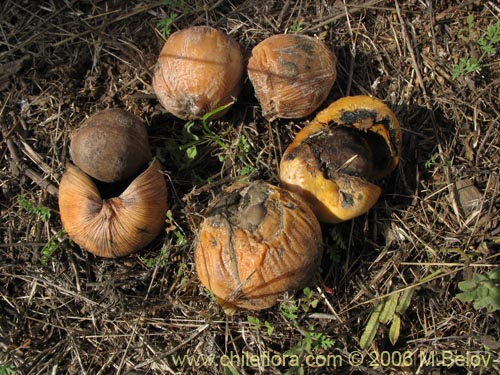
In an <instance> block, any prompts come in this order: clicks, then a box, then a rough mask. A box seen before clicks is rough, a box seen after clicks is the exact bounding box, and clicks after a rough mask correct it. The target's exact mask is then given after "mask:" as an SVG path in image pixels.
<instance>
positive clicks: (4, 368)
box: [0, 364, 16, 375]
mask: <svg viewBox="0 0 500 375" xmlns="http://www.w3.org/2000/svg"><path fill="white" fill-rule="evenodd" d="M15 373H16V370H15V367H14V365H7V364H0V375H14V374H15Z"/></svg>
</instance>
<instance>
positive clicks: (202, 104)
mask: <svg viewBox="0 0 500 375" xmlns="http://www.w3.org/2000/svg"><path fill="white" fill-rule="evenodd" d="M243 72H244V64H243V55H242V53H241V50H240V47H239V45H238V43H237V42H236V41H235V40H234V39H232V38H230V37H229V36H228V35H226V34H224V33H223V32H221V31H219V30H217V29H214V28H212V27H209V26H193V27H189V28H187V29H183V30H179V31H177V32H175V33H173V34H172V35H170V37H169V38H168V39H167V41H166V43H165V45H164V46H163V49H162V51H161V53H160V57H159V59H158V63H157V65H156V69H155V73H154V76H153V89H154V91H155V93H156V95H157V97H158V100H159V101H160V103H161V104H162V105H163V106H164V107H165V108H166V109H167V111H169V112H170V113H172V114H174V115H175V116H177V117H179V118H181V119H189V120H193V119H201V118H202V117H203V115H205V114H207V113H209V112H211V111H213V110H215V109H217V108H219V107H222V106H224V105H227V104H229V103H231V102H232V101H234V99H236V97H237V96H238V95H239V93H240V90H241V88H242V80H243ZM227 110H228V108H226V109H225V110H222V111H220V112H217V114H214V115H213V116H212V117H211V119H215V118H218V117H220V116H222V115H223V114H224V113H225V112H227Z"/></svg>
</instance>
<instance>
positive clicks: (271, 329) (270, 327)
mask: <svg viewBox="0 0 500 375" xmlns="http://www.w3.org/2000/svg"><path fill="white" fill-rule="evenodd" d="M264 327H266V329H267V334H268V335H269V336H271V335H272V334H273V332H274V326H273V325H272V324H271V323H269V322H268V321H267V320H266V321H265V322H264Z"/></svg>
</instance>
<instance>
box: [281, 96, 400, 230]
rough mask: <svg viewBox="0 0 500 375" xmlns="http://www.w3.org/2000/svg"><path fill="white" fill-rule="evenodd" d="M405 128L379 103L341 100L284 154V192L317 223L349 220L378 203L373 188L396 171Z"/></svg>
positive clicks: (377, 192) (377, 193) (361, 98)
mask: <svg viewBox="0 0 500 375" xmlns="http://www.w3.org/2000/svg"><path fill="white" fill-rule="evenodd" d="M401 138H402V135H401V127H400V125H399V122H398V120H397V119H396V117H395V115H394V113H393V112H392V111H391V110H390V109H389V107H387V106H386V105H385V104H384V103H382V102H381V101H379V100H378V99H374V98H371V97H368V96H354V97H346V98H342V99H339V100H338V101H336V102H334V103H332V104H331V105H330V106H328V107H327V108H326V109H324V110H323V111H321V112H320V113H318V115H317V116H316V117H315V118H314V119H313V120H312V121H311V122H310V123H309V124H308V125H307V126H305V127H304V128H303V129H302V130H301V131H300V132H299V133H297V135H296V136H295V138H294V140H293V142H292V143H291V144H290V146H288V148H287V149H286V150H285V152H284V154H283V157H282V160H281V163H280V186H282V187H283V188H285V189H288V190H290V191H293V192H295V193H297V194H299V195H300V196H302V197H303V198H304V199H305V200H306V201H307V202H308V203H309V204H310V206H311V207H312V209H313V211H314V212H315V214H316V215H317V217H318V219H319V220H320V221H322V222H327V223H339V222H342V221H346V220H351V219H353V218H355V217H357V216H360V215H362V214H364V213H366V212H367V211H368V210H369V209H370V208H371V207H373V205H374V204H375V203H376V202H377V200H378V198H379V197H380V194H381V192H382V189H381V188H380V187H379V186H378V185H376V184H375V183H374V181H376V180H378V179H381V178H383V177H385V176H387V175H388V174H389V173H391V172H392V171H393V170H394V168H396V166H397V165H398V161H399V152H400V151H399V149H400V146H401Z"/></svg>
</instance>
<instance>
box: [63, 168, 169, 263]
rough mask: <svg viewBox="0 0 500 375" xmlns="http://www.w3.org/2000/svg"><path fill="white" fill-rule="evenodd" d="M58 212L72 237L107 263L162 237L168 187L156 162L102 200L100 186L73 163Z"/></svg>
mask: <svg viewBox="0 0 500 375" xmlns="http://www.w3.org/2000/svg"><path fill="white" fill-rule="evenodd" d="M59 211H60V215H61V221H62V224H63V227H64V228H65V229H66V232H67V233H68V235H69V237H70V238H71V239H72V240H73V241H74V242H75V243H77V244H78V245H79V246H81V247H82V248H84V249H86V250H87V251H89V252H91V253H93V254H95V255H98V256H101V257H106V258H115V257H120V256H124V255H127V254H131V253H133V252H136V251H138V250H140V249H141V248H143V247H144V246H146V245H147V244H149V243H150V242H151V241H152V240H153V239H154V238H155V237H156V236H158V235H159V233H160V232H161V230H162V228H163V225H164V221H165V214H166V212H167V186H166V183H165V179H164V177H163V175H162V173H161V165H160V163H159V162H158V161H157V160H153V162H152V163H151V164H150V165H149V167H148V168H147V169H146V170H145V171H144V172H143V173H141V174H140V175H139V176H137V177H136V178H135V179H133V180H132V182H131V183H130V184H129V185H128V186H126V188H125V190H124V191H123V192H121V193H120V194H119V195H116V196H111V197H110V198H103V196H102V194H101V191H100V190H99V188H98V187H97V185H96V183H95V182H94V180H92V178H90V177H89V176H88V175H87V174H86V173H84V172H83V171H82V170H81V169H80V168H78V167H77V166H75V165H73V164H71V163H68V164H67V166H66V171H65V173H64V174H63V177H62V179H61V183H60V185H59Z"/></svg>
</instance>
